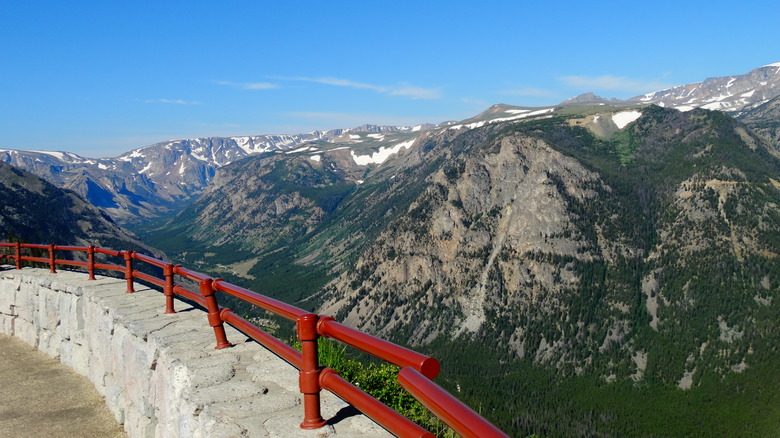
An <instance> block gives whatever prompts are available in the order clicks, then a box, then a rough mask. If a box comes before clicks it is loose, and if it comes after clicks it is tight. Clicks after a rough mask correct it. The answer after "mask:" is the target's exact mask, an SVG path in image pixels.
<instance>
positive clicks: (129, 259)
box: [123, 251, 135, 294]
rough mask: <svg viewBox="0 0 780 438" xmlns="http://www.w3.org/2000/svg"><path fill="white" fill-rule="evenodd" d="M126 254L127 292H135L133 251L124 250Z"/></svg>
mask: <svg viewBox="0 0 780 438" xmlns="http://www.w3.org/2000/svg"><path fill="white" fill-rule="evenodd" d="M123 254H124V256H125V280H127V293H129V294H131V293H133V292H135V289H133V251H124V253H123Z"/></svg>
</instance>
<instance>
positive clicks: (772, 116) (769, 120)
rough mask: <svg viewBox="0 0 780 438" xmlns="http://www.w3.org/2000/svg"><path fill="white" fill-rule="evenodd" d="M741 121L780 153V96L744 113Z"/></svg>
mask: <svg viewBox="0 0 780 438" xmlns="http://www.w3.org/2000/svg"><path fill="white" fill-rule="evenodd" d="M739 120H741V121H742V122H743V123H745V124H746V125H748V126H750V127H751V128H752V129H753V131H755V132H756V133H758V134H759V135H761V136H762V137H763V138H764V140H766V141H767V142H768V143H769V144H771V145H773V146H774V149H775V150H776V151H778V152H779V153H780V96H778V97H775V98H774V99H772V100H769V101H768V102H766V103H763V104H761V105H759V106H757V107H755V108H752V109H749V110H746V111H744V112H742V113H741V114H740V115H739Z"/></svg>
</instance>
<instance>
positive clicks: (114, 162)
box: [0, 125, 433, 224]
mask: <svg viewBox="0 0 780 438" xmlns="http://www.w3.org/2000/svg"><path fill="white" fill-rule="evenodd" d="M431 126H433V125H417V126H414V127H395V126H376V125H363V126H360V127H357V128H353V129H335V130H330V131H325V132H321V131H314V132H311V133H308V134H297V135H260V136H250V137H208V138H198V139H183V140H171V141H167V142H162V143H158V144H154V145H151V146H146V147H143V148H139V149H134V150H132V151H130V152H127V153H125V154H122V155H120V156H119V157H116V158H100V159H94V158H84V157H81V156H79V155H76V154H73V153H69V152H43V151H17V150H10V149H3V150H0V161H4V162H6V163H9V164H11V165H14V166H16V167H19V168H21V169H24V170H27V171H29V172H32V173H35V174H36V175H39V176H41V177H42V178H44V179H46V180H47V181H49V182H51V183H52V184H55V185H56V186H58V187H62V188H67V189H71V190H74V191H75V192H76V193H78V194H80V195H81V196H83V197H85V198H86V199H88V200H89V201H90V202H92V203H93V205H95V206H97V207H101V208H103V209H104V210H105V211H106V212H107V213H108V214H109V215H110V216H111V217H112V218H114V219H115V220H116V221H118V222H120V223H129V224H132V223H139V222H144V221H146V220H148V219H150V218H155V217H158V216H160V215H165V214H168V213H170V212H173V211H176V210H177V209H178V208H180V207H181V205H183V204H186V203H187V202H188V201H189V200H191V199H193V198H196V197H197V196H199V195H200V193H201V192H202V190H203V188H204V187H206V186H207V185H208V184H209V182H210V181H211V179H212V178H213V177H214V173H215V171H216V169H218V168H219V167H221V166H224V165H226V164H228V163H231V162H234V161H237V160H241V159H242V158H245V157H247V156H250V155H255V154H260V153H266V152H272V151H277V152H282V151H287V150H290V149H294V148H295V147H298V146H299V145H302V144H305V143H309V142H312V141H318V140H328V141H334V142H343V143H345V144H346V143H349V142H350V136H351V135H352V136H354V135H355V134H354V133H355V132H369V133H374V134H379V133H382V134H390V135H392V134H394V133H403V132H413V131H419V130H425V129H429V128H430V127H431Z"/></svg>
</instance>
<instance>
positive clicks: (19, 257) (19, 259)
mask: <svg viewBox="0 0 780 438" xmlns="http://www.w3.org/2000/svg"><path fill="white" fill-rule="evenodd" d="M14 246H15V247H16V269H22V242H16V245H14Z"/></svg>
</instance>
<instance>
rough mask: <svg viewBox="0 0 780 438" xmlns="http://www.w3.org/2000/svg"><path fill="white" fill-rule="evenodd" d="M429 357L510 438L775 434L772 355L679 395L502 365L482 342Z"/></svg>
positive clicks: (777, 378) (449, 346)
mask: <svg viewBox="0 0 780 438" xmlns="http://www.w3.org/2000/svg"><path fill="white" fill-rule="evenodd" d="M464 351H468V352H469V354H467V355H466V354H463V352H464ZM427 352H428V353H429V354H432V355H433V356H435V357H439V358H441V363H442V375H441V376H440V377H439V379H437V380H439V384H440V385H443V386H444V387H445V388H447V389H448V390H449V391H450V392H451V393H452V394H455V395H457V396H458V397H459V398H460V399H461V400H463V401H464V402H465V403H466V404H468V405H470V406H471V407H473V408H474V409H475V410H477V411H479V412H480V413H481V414H482V415H483V416H484V417H485V418H487V419H489V420H490V421H492V422H493V423H494V424H495V425H497V426H498V427H499V428H501V429H502V430H505V431H507V432H508V433H509V434H510V435H512V436H527V435H531V434H536V435H539V436H549V437H559V436H560V437H563V436H615V437H631V436H637V437H641V436H701V437H712V436H744V437H749V436H751V437H766V436H776V435H777V433H778V431H780V373H777V369H778V366H780V360H778V357H777V355H774V356H773V357H771V358H767V359H766V360H762V362H761V363H760V365H757V366H755V367H751V368H749V369H748V370H746V371H745V372H743V373H741V374H729V375H728V376H726V377H725V378H721V377H719V376H717V375H715V374H707V375H706V376H703V377H702V379H701V380H700V381H699V383H698V384H697V385H696V386H695V387H694V388H692V389H691V390H688V391H683V390H681V389H679V388H677V387H675V386H671V385H658V384H650V383H648V382H636V383H635V382H633V381H631V380H619V381H616V382H613V383H607V382H606V381H605V380H604V378H602V377H600V376H597V375H594V374H592V373H587V374H584V375H580V376H569V377H565V376H562V375H560V373H559V372H558V371H557V370H555V369H554V368H548V367H540V366H538V365H534V364H532V363H530V362H529V361H514V362H510V363H503V362H501V360H500V357H499V356H498V355H497V354H496V350H494V349H492V348H486V347H485V346H484V345H482V344H480V343H470V344H466V345H463V344H462V343H458V344H455V343H451V342H439V343H436V344H434V345H431V346H430V348H429V349H428V351H427ZM474 370H479V372H478V373H475V372H474Z"/></svg>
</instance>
